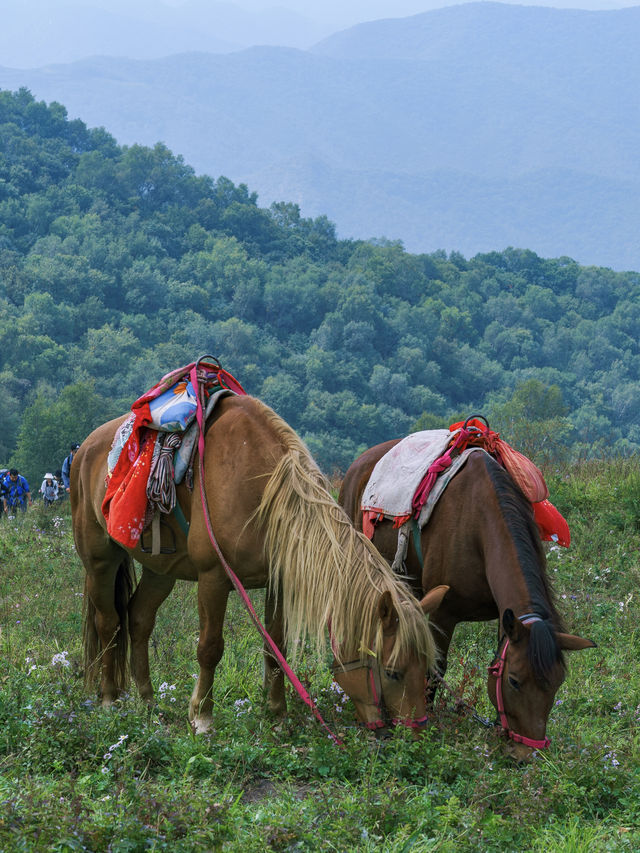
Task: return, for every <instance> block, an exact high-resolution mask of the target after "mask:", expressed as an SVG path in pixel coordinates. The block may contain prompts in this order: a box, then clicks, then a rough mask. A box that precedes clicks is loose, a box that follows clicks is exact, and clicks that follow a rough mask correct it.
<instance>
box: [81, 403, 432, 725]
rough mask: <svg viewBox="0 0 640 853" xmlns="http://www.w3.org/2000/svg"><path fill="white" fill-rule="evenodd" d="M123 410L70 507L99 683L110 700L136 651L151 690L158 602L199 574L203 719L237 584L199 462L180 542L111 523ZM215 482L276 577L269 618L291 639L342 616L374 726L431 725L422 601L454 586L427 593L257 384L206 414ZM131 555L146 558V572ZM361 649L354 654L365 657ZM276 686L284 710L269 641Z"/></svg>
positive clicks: (337, 638) (92, 669)
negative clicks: (107, 515) (152, 545)
mask: <svg viewBox="0 0 640 853" xmlns="http://www.w3.org/2000/svg"><path fill="white" fill-rule="evenodd" d="M123 420H124V418H120V419H117V420H114V421H110V422H109V423H106V424H104V425H103V426H101V427H99V428H98V429H96V430H95V431H94V432H93V433H92V434H91V435H90V436H89V437H88V438H87V439H86V440H85V441H84V443H83V444H82V446H81V447H80V450H79V451H78V452H77V454H76V457H75V459H74V463H73V467H72V476H71V509H72V516H73V531H74V537H75V542H76V547H77V551H78V554H79V555H80V558H81V560H82V562H83V564H84V567H85V570H86V577H85V615H84V654H85V676H86V679H87V682H88V683H92V682H93V680H94V677H95V676H97V675H98V673H99V674H100V695H101V698H102V704H103V706H109V705H111V704H113V702H114V701H115V700H116V699H117V698H118V696H119V694H120V693H121V692H122V690H123V689H124V688H125V686H126V683H127V676H128V658H129V645H130V665H131V672H132V674H133V678H134V681H135V683H136V685H137V687H138V690H139V692H140V695H141V696H142V698H143V699H145V700H146V701H147V702H152V701H153V688H152V685H151V679H150V672H149V652H148V644H149V638H150V636H151V632H152V630H153V627H154V623H155V618H156V613H157V611H158V608H159V607H160V605H161V604H162V602H163V601H164V600H165V599H166V597H167V596H168V595H169V593H170V592H171V590H172V588H173V586H174V584H175V582H176V580H188V581H195V582H197V584H198V610H199V616H200V636H199V642H198V649H197V657H198V663H199V666H200V671H199V675H198V679H197V681H196V684H195V687H194V690H193V694H192V696H191V700H190V703H189V719H190V721H191V723H192V726H193V728H194V730H195V731H196V732H206V731H207V730H209V729H210V727H211V726H212V723H213V719H212V688H213V680H214V673H215V669H216V666H217V664H218V662H219V661H220V658H221V656H222V653H223V636H222V628H223V622H224V615H225V610H226V605H227V598H228V595H229V592H230V591H231V589H232V584H231V582H230V580H229V577H228V576H227V574H226V572H225V570H224V568H223V565H222V563H221V560H220V558H219V556H218V554H217V553H216V550H214V547H213V546H212V542H211V540H210V538H209V536H208V532H207V523H206V519H205V517H204V509H203V503H202V502H201V500H200V495H199V482H200V475H199V471H198V470H197V466H196V469H195V470H194V473H195V485H194V489H193V491H192V492H191V491H189V490H188V489H187V487H186V486H185V485H184V484H181V485H180V486H178V488H177V500H178V503H179V505H180V508H181V510H182V513H183V514H184V516H185V518H186V520H187V521H188V534H185V533H184V532H183V530H182V529H181V526H180V524H179V523H178V521H177V520H176V518H175V517H174V515H173V514H172V515H169V516H167V521H166V524H167V525H168V527H169V528H170V530H171V535H170V537H169V538H170V539H171V541H172V542H173V543H174V546H175V547H174V553H160V554H157V555H153V554H151V553H147V552H145V551H143V550H142V549H141V547H140V545H138V547H136V548H135V549H128V548H124V547H123V546H122V545H120V544H118V543H117V542H115V541H114V540H113V539H112V538H110V536H109V535H108V534H107V529H106V522H105V519H104V516H103V514H102V510H101V506H102V501H103V498H104V495H105V478H106V473H107V454H108V452H109V450H110V448H111V445H112V441H113V438H114V435H115V433H116V430H117V429H118V427H119V426H120V424H121V423H122V422H123ZM203 462H204V481H203V482H204V490H205V493H206V498H207V503H208V509H209V518H210V523H211V525H212V528H213V530H214V531H215V536H216V540H217V543H218V546H219V548H220V549H221V552H222V554H223V555H224V558H225V559H226V561H227V562H228V563H229V565H230V566H231V567H232V568H233V571H234V572H235V574H236V575H237V576H238V578H239V579H240V580H241V582H242V584H243V585H244V587H246V588H247V589H253V588H260V587H266V589H267V596H266V609H265V627H266V628H267V630H268V631H269V633H270V635H271V637H272V638H273V640H274V641H275V643H276V645H277V646H278V648H279V649H281V650H284V649H285V646H286V643H287V642H288V644H289V645H290V646H292V647H293V648H294V650H295V649H297V648H298V647H299V644H300V641H301V640H302V638H303V637H305V636H306V637H308V638H310V640H311V641H312V642H313V643H314V645H315V647H316V648H317V649H318V650H322V649H323V648H324V647H325V645H326V641H327V626H328V625H330V628H331V647H332V651H333V654H334V672H335V678H336V680H337V681H338V683H339V684H340V685H341V686H342V687H343V689H344V690H345V691H346V692H347V693H348V694H349V696H350V697H351V699H352V700H353V702H354V705H355V709H356V714H357V716H358V718H359V720H360V721H361V722H362V723H363V724H365V725H366V726H368V727H369V728H372V729H375V728H382V727H383V725H385V724H386V723H388V722H390V721H396V722H401V723H404V724H406V725H410V726H412V727H413V728H415V729H419V728H420V727H421V726H422V725H423V723H424V720H425V719H426V701H425V695H424V684H425V675H426V673H427V671H428V670H429V669H430V667H431V666H432V664H433V662H434V642H433V639H432V636H431V631H430V628H429V626H428V624H427V623H426V621H425V619H424V613H425V612H428V611H429V609H431V608H433V607H435V606H437V604H438V602H439V601H440V599H441V597H442V595H443V594H444V592H445V591H446V590H445V589H440V590H433V591H432V592H431V593H430V594H429V595H426V596H425V597H424V598H423V599H422V600H421V601H420V602H418V601H417V600H416V599H415V598H414V597H413V595H412V594H411V592H410V591H409V590H408V589H407V587H406V586H405V584H403V583H401V582H400V581H399V580H398V579H397V578H396V577H395V576H394V575H393V573H392V572H391V571H390V569H389V566H388V564H387V563H386V562H385V560H384V559H383V558H382V557H381V556H380V555H379V554H378V552H377V551H376V549H375V548H374V547H373V546H372V545H371V543H369V542H368V540H367V539H366V538H365V537H363V536H362V535H361V534H359V533H356V531H355V530H354V529H353V526H352V525H351V522H350V521H349V519H348V518H347V516H346V514H345V513H344V511H343V510H342V509H341V508H340V507H339V506H338V505H337V504H336V502H335V501H334V500H333V498H332V497H331V494H330V493H329V490H328V488H327V483H326V481H325V479H324V477H323V475H322V474H321V472H320V470H319V469H318V467H317V466H316V464H315V462H314V461H313V459H312V458H311V456H310V454H309V452H308V450H307V449H306V447H305V446H304V444H303V443H302V441H301V440H300V439H299V438H298V436H297V435H296V433H295V432H294V431H293V430H292V429H291V427H289V426H288V424H286V423H285V422H284V421H283V420H282V419H281V418H280V417H279V416H278V415H276V414H275V413H274V412H273V411H272V410H271V409H269V408H268V407H267V406H265V405H264V404H263V403H261V402H260V401H258V400H257V399H255V398H252V397H249V396H230V397H226V398H224V399H222V400H221V401H220V402H219V403H218V405H217V406H216V408H215V409H214V412H213V414H212V416H211V417H210V418H209V420H208V422H207V424H206V441H205V452H204V459H203ZM133 559H135V560H136V561H138V562H139V563H140V564H141V565H142V574H141V577H140V580H139V582H138V583H137V584H136V579H135V573H134V571H133ZM354 661H355V665H354ZM264 683H265V689H266V690H267V693H268V703H269V706H270V708H271V710H272V711H273V712H275V713H284V712H285V711H286V701H285V691H284V677H283V673H282V669H281V668H280V667H279V666H278V665H277V663H276V660H275V658H274V657H273V655H272V654H271V652H270V651H267V649H266V648H265V671H264Z"/></svg>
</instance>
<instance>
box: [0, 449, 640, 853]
mask: <svg viewBox="0 0 640 853" xmlns="http://www.w3.org/2000/svg"><path fill="white" fill-rule="evenodd" d="M545 473H546V475H547V481H548V483H549V486H550V489H551V499H552V500H553V501H554V503H555V504H556V505H557V506H558V508H559V509H560V510H561V511H562V512H563V514H564V515H565V516H566V518H567V520H568V521H569V524H570V526H571V530H572V537H573V542H572V546H571V548H570V549H568V550H566V549H561V548H557V547H552V548H551V549H550V551H549V571H550V575H551V577H552V579H553V583H554V587H555V590H556V594H557V596H558V599H559V604H560V609H561V612H562V613H563V615H564V617H565V619H566V622H567V625H568V627H569V629H570V630H571V631H574V632H575V633H579V634H581V635H583V636H588V637H591V638H592V639H593V640H595V641H596V642H597V644H598V647H597V648H596V649H592V650H588V651H582V652H579V653H573V654H570V655H569V672H568V677H567V680H566V682H565V684H564V685H563V686H562V688H561V689H560V691H559V693H558V696H557V697H556V698H557V702H556V705H555V707H554V709H553V711H552V714H551V719H550V723H549V728H548V734H549V736H550V737H551V739H552V745H551V748H550V749H549V750H547V751H546V752H545V753H539V754H538V755H537V756H536V758H535V760H534V761H533V762H531V764H529V765H527V766H524V767H519V766H516V765H514V764H513V763H512V762H511V761H510V760H509V759H508V758H507V757H506V756H505V754H504V752H503V749H502V741H501V739H500V738H499V737H498V736H497V735H496V734H495V733H494V732H493V730H490V729H486V728H484V727H482V726H480V725H479V724H478V723H477V722H475V721H474V720H473V718H472V717H471V716H470V715H469V714H468V713H467V712H466V711H465V710H464V708H463V706H462V705H461V704H456V703H455V702H454V699H453V698H452V697H451V696H449V695H445V694H442V695H440V697H439V698H438V700H437V707H436V714H435V715H434V719H433V722H432V724H431V725H430V727H429V729H428V731H427V732H426V734H425V736H424V737H423V738H422V739H420V740H418V741H416V740H413V739H412V737H411V736H410V734H409V733H408V732H407V731H405V730H399V731H398V732H396V734H395V735H394V736H393V737H392V738H391V739H389V740H387V741H383V742H378V741H375V740H372V739H371V737H370V736H369V735H368V734H367V733H365V732H363V731H361V730H359V729H356V728H355V727H354V726H353V709H352V708H351V706H350V703H349V702H346V703H344V702H343V701H342V698H341V697H340V696H339V695H338V694H337V693H336V692H334V690H333V689H332V686H331V679H330V675H329V670H328V666H327V661H324V660H320V659H318V658H317V657H314V656H313V655H312V654H310V653H309V651H308V650H306V651H305V652H304V653H302V655H301V657H300V664H299V669H298V674H299V675H300V676H301V677H302V679H303V681H304V682H305V683H306V684H307V685H308V687H309V689H310V692H311V693H312V695H313V696H314V697H315V698H316V699H317V701H318V703H319V706H320V709H321V711H322V713H323V715H324V716H325V718H327V719H328V722H329V724H330V725H331V726H332V727H333V729H334V730H335V731H338V732H339V733H340V734H341V736H342V737H343V739H344V741H345V748H344V749H343V750H340V749H338V748H336V747H335V746H334V745H333V744H332V742H331V741H330V740H329V739H328V738H327V736H326V734H325V733H323V731H322V730H321V729H320V728H319V727H318V726H317V724H316V723H315V722H314V721H313V718H311V717H310V716H309V714H308V712H307V710H306V708H304V706H301V704H300V703H299V702H298V701H296V699H295V697H294V696H291V695H290V697H289V704H290V714H289V717H288V718H287V719H286V721H279V720H275V719H272V718H271V717H270V716H269V714H268V712H267V710H266V703H265V701H264V697H263V695H262V690H261V674H262V651H261V647H260V644H259V642H258V638H257V635H256V633H255V630H254V629H253V628H252V626H251V624H250V622H249V620H248V618H247V617H246V615H245V613H244V611H243V609H242V607H241V605H240V603H239V601H238V600H237V598H235V597H233V598H232V600H231V602H230V606H229V610H228V616H227V622H226V628H225V640H226V649H225V654H224V657H223V660H222V663H221V665H220V667H219V669H218V673H217V675H216V682H215V688H214V700H215V707H214V717H215V720H216V730H215V731H214V732H213V733H212V734H211V735H210V736H205V737H195V736H193V735H192V733H191V730H190V728H189V726H188V724H187V719H186V709H187V702H188V698H189V695H190V692H191V689H192V686H193V678H194V674H195V672H196V661H195V647H196V641H197V630H198V619H197V604H196V589H195V585H192V584H186V583H183V584H177V585H176V588H175V590H174V592H173V593H172V595H171V596H170V597H169V599H168V600H167V602H166V603H165V605H164V606H163V607H162V608H161V610H160V613H159V616H158V621H157V625H156V629H155V631H154V635H153V642H152V649H151V665H152V674H153V678H154V683H155V685H156V687H157V690H158V692H157V705H156V707H155V708H153V709H151V710H150V709H147V708H146V707H145V706H143V705H142V704H141V703H140V701H139V700H138V698H137V696H136V695H135V693H134V692H133V691H132V693H131V695H130V696H128V697H125V698H124V699H123V700H122V701H120V702H118V704H117V706H116V707H115V708H114V709H113V710H111V711H109V712H105V711H103V710H101V709H100V708H99V707H98V706H97V705H96V702H95V697H94V696H88V695H87V694H86V693H85V692H84V691H83V688H82V672H81V660H82V656H81V648H80V637H81V614H82V589H83V569H82V567H81V565H80V562H79V560H78V558H77V556H76V554H75V552H74V549H73V544H72V538H71V535H70V519H69V516H68V510H66V511H65V508H64V507H62V510H61V511H58V510H54V511H53V512H45V510H44V508H42V507H38V508H34V509H32V510H31V511H29V512H28V513H27V514H26V516H22V517H19V518H17V519H15V520H8V519H7V518H3V519H2V520H1V521H0V659H1V660H2V666H1V667H0V850H3V851H4V850H7V851H13V850H24V851H40V850H46V851H49V850H52V851H73V850H89V851H123V853H124V851H147V850H158V851H159V850H171V851H194V850H198V851H199V850H203V851H204V850H230V851H236V850H237V851H254V850H255V851H264V850H283V851H284V850H291V851H294V850H301V851H304V850H313V851H315V850H328V851H329V850H335V851H351V850H353V851H356V850H357V851H373V850H385V851H394V853H401V851H402V853H404V851H414V853H423V852H424V851H461V850H478V851H487V850H489V851H493V850H495V851H510V850H514V851H515V850H531V851H587V850H588V851H618V850H629V851H632V850H637V849H639V848H640V750H639V747H640V739H639V737H638V726H639V723H640V668H639V659H640V654H639V652H640V628H639V627H638V626H639V621H638V616H639V614H640V606H639V602H640V590H639V581H640V560H639V556H638V540H639V537H640V523H639V518H640V512H639V506H640V469H639V467H638V463H637V461H636V460H633V461H626V462H622V461H620V462H612V463H608V464H606V465H603V464H602V463H600V464H598V465H596V464H595V463H589V464H584V465H581V466H579V467H576V468H572V469H562V470H560V469H558V470H553V471H548V472H545ZM253 598H254V601H255V602H256V604H257V605H258V606H260V605H261V602H262V594H261V593H255V594H254V595H253ZM495 643H496V625H495V623H493V624H487V625H480V626H460V628H459V629H458V633H457V634H456V637H455V638H454V646H453V647H452V651H451V655H450V660H451V665H450V668H449V672H448V676H447V680H448V681H449V683H450V684H451V685H452V687H453V690H454V692H455V694H456V697H457V698H462V700H463V701H464V702H466V703H468V704H469V705H471V706H473V707H475V708H476V709H477V710H478V711H479V713H480V714H483V715H485V716H493V712H492V709H491V708H490V705H489V702H488V699H487V698H486V688H485V672H486V666H487V664H488V662H489V660H490V658H491V655H492V652H493V650H494V647H495Z"/></svg>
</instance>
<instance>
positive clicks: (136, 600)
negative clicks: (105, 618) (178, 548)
mask: <svg viewBox="0 0 640 853" xmlns="http://www.w3.org/2000/svg"><path fill="white" fill-rule="evenodd" d="M174 585H175V578H172V577H168V576H167V575H157V574H154V573H153V572H150V571H148V570H147V569H145V568H143V570H142V577H141V578H140V583H139V584H138V587H137V589H136V591H135V593H134V595H133V597H132V599H131V602H130V603H129V635H130V637H131V672H132V674H133V679H134V681H135V683H136V685H137V687H138V691H139V693H140V696H141V698H142V699H143V700H144V701H145V702H148V703H149V704H151V703H152V702H153V687H152V686H151V678H150V676H149V638H150V637H151V632H152V631H153V626H154V625H155V622H156V614H157V612H158V608H159V607H160V605H161V604H162V602H163V601H164V600H165V598H166V597H167V596H168V595H169V593H170V592H171V590H172V589H173V587H174Z"/></svg>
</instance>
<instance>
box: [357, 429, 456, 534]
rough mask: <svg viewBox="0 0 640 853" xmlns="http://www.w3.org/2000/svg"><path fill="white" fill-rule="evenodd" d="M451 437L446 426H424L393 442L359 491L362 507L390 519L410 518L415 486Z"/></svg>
mask: <svg viewBox="0 0 640 853" xmlns="http://www.w3.org/2000/svg"><path fill="white" fill-rule="evenodd" d="M452 437H453V433H451V432H449V430H448V429H433V430H424V431H422V432H414V433H412V434H411V435H408V436H407V437H406V438H403V439H402V441H399V442H398V444H396V445H394V446H393V447H392V448H391V450H389V451H388V452H387V453H385V455H384V456H383V457H382V459H379V460H378V462H377V463H376V466H375V468H374V469H373V471H372V472H371V476H370V477H369V481H368V483H367V485H366V486H365V489H364V492H363V493H362V509H363V511H365V512H368V511H370V512H378V513H382V514H383V515H385V516H386V517H387V518H393V519H404V520H406V519H407V518H409V517H410V516H411V512H412V501H413V496H414V495H415V493H416V489H417V488H418V486H419V485H420V483H421V482H422V480H423V478H424V476H425V474H426V472H427V469H428V468H429V466H430V465H431V464H432V463H433V462H435V460H436V459H438V458H439V457H440V456H442V454H443V453H444V452H445V450H446V449H447V446H448V444H449V442H450V441H451V439H452Z"/></svg>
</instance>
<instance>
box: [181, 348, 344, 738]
mask: <svg viewBox="0 0 640 853" xmlns="http://www.w3.org/2000/svg"><path fill="white" fill-rule="evenodd" d="M197 367H198V362H196V363H195V364H194V366H193V368H192V369H191V384H192V386H193V389H194V391H195V392H196V398H197V408H196V419H197V421H198V431H199V436H198V455H199V457H200V460H199V471H200V498H201V500H202V510H203V514H204V520H205V524H206V525H207V532H208V534H209V539H210V541H211V544H212V545H213V547H214V550H215V552H216V554H217V555H218V558H219V560H220V562H221V563H222V567H223V568H224V570H225V572H226V573H227V576H228V578H229V580H230V581H231V583H232V584H233V586H234V587H235V589H236V591H237V592H238V594H239V595H240V597H241V598H242V601H243V603H244V606H245V607H246V608H247V611H248V612H249V615H250V616H251V619H252V620H253V624H254V625H255V626H256V628H257V629H258V631H259V632H260V634H261V636H262V638H263V639H264V641H265V643H266V644H267V645H268V646H269V648H270V649H271V653H272V654H273V656H274V657H275V659H276V660H277V661H278V666H279V667H280V669H282V671H283V672H284V674H285V675H286V676H287V678H288V679H289V681H290V682H291V684H292V686H293V688H294V689H295V691H296V693H297V694H298V696H299V697H300V698H301V699H302V701H303V702H304V703H305V705H307V707H309V708H310V709H311V711H312V712H313V714H314V716H315V718H316V719H317V720H318V722H319V723H320V725H321V726H323V728H324V729H325V730H326V731H327V732H328V734H329V737H330V738H331V739H332V740H333V742H334V743H336V744H337V745H338V746H343V743H342V741H341V740H340V738H339V737H338V736H337V735H335V734H334V733H333V732H332V731H331V729H330V728H329V726H328V725H327V724H326V723H325V721H324V720H323V719H322V716H321V714H320V711H319V710H318V709H317V707H316V705H315V703H314V701H313V699H312V698H311V696H309V693H308V692H307V690H306V689H305V687H304V685H303V684H302V682H301V681H300V679H299V678H298V676H297V675H296V674H295V672H294V671H293V670H292V669H291V667H290V666H289V664H288V663H287V662H286V660H285V658H284V655H283V654H282V652H281V651H280V649H279V648H278V646H277V645H276V643H275V641H274V640H273V638H272V637H271V635H270V634H269V632H268V631H267V629H266V628H265V627H264V625H263V624H262V622H261V621H260V618H259V617H258V614H257V613H256V611H255V610H254V607H253V604H252V603H251V599H250V598H249V596H248V594H247V591H246V590H245V588H244V587H243V586H242V584H241V582H240V579H239V578H238V576H237V575H236V574H235V572H234V571H233V569H232V568H231V566H230V565H229V564H228V563H227V561H226V560H225V558H224V555H223V554H222V551H221V550H220V546H219V545H218V543H217V541H216V538H215V535H214V533H213V528H212V526H211V519H210V517H209V505H208V503H207V496H206V494H205V489H204V409H203V405H202V399H201V389H200V386H199V384H198V373H197Z"/></svg>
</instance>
